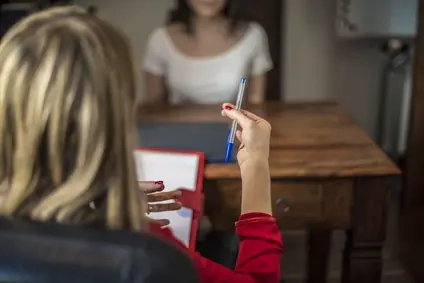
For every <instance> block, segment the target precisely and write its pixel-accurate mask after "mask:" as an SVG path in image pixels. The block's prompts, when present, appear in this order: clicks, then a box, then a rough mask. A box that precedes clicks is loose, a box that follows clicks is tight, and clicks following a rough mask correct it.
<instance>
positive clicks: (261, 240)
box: [150, 213, 283, 283]
mask: <svg viewBox="0 0 424 283" xmlns="http://www.w3.org/2000/svg"><path fill="white" fill-rule="evenodd" d="M235 226H236V234H237V236H238V237H239V239H240V244H239V252H238V257H237V263H236V267H235V268H234V270H230V269H228V268H226V267H224V266H222V265H219V264H217V263H215V262H213V261H211V260H209V259H206V258H204V257H202V256H201V255H200V254H198V253H195V252H191V251H189V250H187V249H186V248H185V247H184V246H183V245H182V244H181V243H180V242H179V241H178V240H176V239H175V238H174V236H173V234H172V232H171V230H169V229H167V228H165V229H161V228H159V227H158V226H156V225H154V224H153V225H151V227H150V228H151V231H152V232H153V233H154V234H156V235H158V236H160V237H164V238H165V239H167V240H168V241H171V242H173V243H175V244H176V245H178V246H180V247H182V248H184V249H185V250H186V252H187V253H188V254H189V256H190V257H191V258H192V259H193V261H194V264H195V266H196V267H197V269H198V271H199V274H200V283H226V282H228V283H235V282H237V283H278V282H279V281H280V259H281V255H282V252H283V243H282V239H281V235H280V232H279V230H278V228H277V225H276V223H275V219H274V218H273V217H272V216H270V215H268V214H263V213H248V214H244V215H242V216H240V218H239V220H238V221H237V222H236V223H235Z"/></svg>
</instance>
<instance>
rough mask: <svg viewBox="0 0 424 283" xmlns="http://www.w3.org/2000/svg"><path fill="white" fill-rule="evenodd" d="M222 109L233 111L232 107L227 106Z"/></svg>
mask: <svg viewBox="0 0 424 283" xmlns="http://www.w3.org/2000/svg"><path fill="white" fill-rule="evenodd" d="M224 108H225V110H232V109H233V107H231V106H228V105H226V106H225V107H224Z"/></svg>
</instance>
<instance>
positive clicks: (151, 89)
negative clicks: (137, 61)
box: [144, 71, 168, 105]
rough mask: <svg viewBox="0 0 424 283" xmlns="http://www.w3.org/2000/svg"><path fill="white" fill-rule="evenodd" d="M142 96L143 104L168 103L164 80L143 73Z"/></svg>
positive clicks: (161, 77) (157, 76)
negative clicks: (143, 97) (143, 96)
mask: <svg viewBox="0 0 424 283" xmlns="http://www.w3.org/2000/svg"><path fill="white" fill-rule="evenodd" d="M144 95H145V101H144V103H145V104H148V105H155V104H162V103H168V97H167V91H166V84H165V78H164V77H163V76H160V75H154V74H151V73H149V72H146V71H145V72H144Z"/></svg>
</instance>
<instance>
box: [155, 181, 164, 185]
mask: <svg viewBox="0 0 424 283" xmlns="http://www.w3.org/2000/svg"><path fill="white" fill-rule="evenodd" d="M155 184H156V185H163V181H156V182H155Z"/></svg>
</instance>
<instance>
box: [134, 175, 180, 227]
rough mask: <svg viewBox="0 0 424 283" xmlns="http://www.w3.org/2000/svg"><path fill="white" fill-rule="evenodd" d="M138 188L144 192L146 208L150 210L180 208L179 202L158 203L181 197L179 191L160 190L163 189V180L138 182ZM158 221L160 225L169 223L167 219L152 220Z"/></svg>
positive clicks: (158, 210) (160, 210)
mask: <svg viewBox="0 0 424 283" xmlns="http://www.w3.org/2000/svg"><path fill="white" fill-rule="evenodd" d="M139 187H140V189H141V190H142V191H143V192H144V193H145V194H146V200H147V204H148V205H147V210H148V213H150V212H162V211H173V210H178V209H180V208H181V204H180V203H179V202H168V203H158V202H161V201H165V200H176V199H178V198H179V197H181V191H179V190H174V191H169V192H162V191H163V190H164V189H165V186H164V185H163V182H161V181H158V182H148V181H146V182H139ZM152 221H156V222H158V223H159V224H160V225H161V226H166V225H168V224H169V220H168V219H160V220H152Z"/></svg>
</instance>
